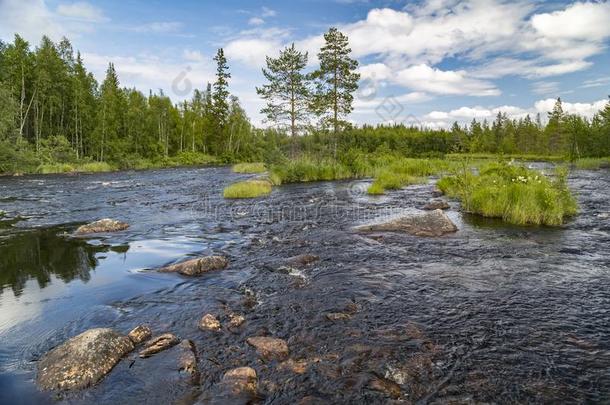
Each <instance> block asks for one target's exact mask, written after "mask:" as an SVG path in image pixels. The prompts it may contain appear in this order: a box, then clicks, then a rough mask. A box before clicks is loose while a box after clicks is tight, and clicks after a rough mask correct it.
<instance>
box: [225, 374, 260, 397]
mask: <svg viewBox="0 0 610 405" xmlns="http://www.w3.org/2000/svg"><path fill="white" fill-rule="evenodd" d="M222 385H223V388H224V389H225V390H226V391H227V392H228V393H229V394H231V395H234V396H243V395H255V394H256V390H257V385H258V376H257V375H256V371H255V370H254V369H253V368H251V367H239V368H234V369H233V370H229V371H227V372H226V373H225V374H224V376H223V377H222Z"/></svg>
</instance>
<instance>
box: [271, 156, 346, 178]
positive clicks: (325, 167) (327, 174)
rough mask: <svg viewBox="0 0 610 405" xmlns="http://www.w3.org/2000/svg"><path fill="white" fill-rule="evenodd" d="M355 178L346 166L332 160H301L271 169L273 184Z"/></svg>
mask: <svg viewBox="0 0 610 405" xmlns="http://www.w3.org/2000/svg"><path fill="white" fill-rule="evenodd" d="M355 177H356V176H354V174H353V173H352V171H351V170H350V169H349V168H348V167H347V166H345V165H343V164H341V163H339V162H336V161H332V160H314V159H310V158H301V159H297V160H291V161H289V162H287V163H285V164H281V165H275V166H273V167H272V168H271V178H272V180H273V182H274V184H286V183H307V182H311V181H330V180H345V179H351V178H355Z"/></svg>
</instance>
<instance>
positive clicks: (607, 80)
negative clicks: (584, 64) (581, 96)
mask: <svg viewBox="0 0 610 405" xmlns="http://www.w3.org/2000/svg"><path fill="white" fill-rule="evenodd" d="M603 86H610V76H608V77H599V78H597V79H591V80H585V81H584V82H583V83H582V86H580V87H583V88H591V87H603Z"/></svg>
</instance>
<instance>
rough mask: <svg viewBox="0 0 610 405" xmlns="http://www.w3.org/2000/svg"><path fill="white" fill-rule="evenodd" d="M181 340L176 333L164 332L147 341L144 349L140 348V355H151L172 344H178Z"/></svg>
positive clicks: (143, 356)
mask: <svg viewBox="0 0 610 405" xmlns="http://www.w3.org/2000/svg"><path fill="white" fill-rule="evenodd" d="M179 342H180V339H178V338H177V337H176V335H174V334H172V333H164V334H163V335H159V336H157V337H155V338H152V339H151V340H149V341H148V342H146V345H145V346H144V349H142V350H140V357H141V358H143V359H144V358H146V357H150V356H152V355H153V354H157V353H159V352H162V351H163V350H166V349H169V348H170V347H172V346H176V345H177V344H178V343H179Z"/></svg>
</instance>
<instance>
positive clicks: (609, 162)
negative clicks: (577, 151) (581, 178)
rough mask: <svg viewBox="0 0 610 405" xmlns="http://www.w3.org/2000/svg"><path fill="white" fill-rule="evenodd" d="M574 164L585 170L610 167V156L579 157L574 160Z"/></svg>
mask: <svg viewBox="0 0 610 405" xmlns="http://www.w3.org/2000/svg"><path fill="white" fill-rule="evenodd" d="M574 165H575V166H576V168H578V169H583V170H599V169H602V168H610V157H602V158H583V159H578V160H577V161H576V162H574Z"/></svg>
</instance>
